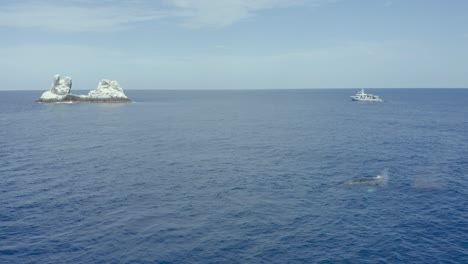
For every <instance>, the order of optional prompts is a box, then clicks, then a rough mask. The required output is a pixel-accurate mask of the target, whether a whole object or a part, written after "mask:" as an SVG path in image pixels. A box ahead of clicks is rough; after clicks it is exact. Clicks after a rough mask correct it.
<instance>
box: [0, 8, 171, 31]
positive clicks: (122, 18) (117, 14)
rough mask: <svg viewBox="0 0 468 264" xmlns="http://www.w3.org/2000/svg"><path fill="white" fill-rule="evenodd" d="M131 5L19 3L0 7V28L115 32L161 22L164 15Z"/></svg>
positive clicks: (160, 12)
mask: <svg viewBox="0 0 468 264" xmlns="http://www.w3.org/2000/svg"><path fill="white" fill-rule="evenodd" d="M130 3H131V2H129V1H125V2H120V3H119V4H117V5H110V4H107V2H105V1H104V2H101V3H100V5H93V4H92V3H91V2H90V1H86V0H81V1H71V2H57V1H43V2H35V1H23V2H15V3H13V4H10V5H3V6H1V7H0V26H4V27H13V28H39V29H46V30H56V31H73V32H80V31H118V30H122V29H126V28H128V27H130V26H131V25H132V24H134V23H138V22H145V21H152V20H157V19H161V18H163V17H165V16H167V14H165V13H164V12H162V11H157V10H148V9H145V8H143V7H142V6H131V5H129V4H130Z"/></svg>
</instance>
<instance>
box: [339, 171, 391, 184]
mask: <svg viewBox="0 0 468 264" xmlns="http://www.w3.org/2000/svg"><path fill="white" fill-rule="evenodd" d="M387 183H388V170H384V171H383V172H382V174H379V175H377V176H375V177H368V178H356V179H351V180H347V181H345V182H344V183H343V184H344V185H370V186H376V187H384V186H386V185H387Z"/></svg>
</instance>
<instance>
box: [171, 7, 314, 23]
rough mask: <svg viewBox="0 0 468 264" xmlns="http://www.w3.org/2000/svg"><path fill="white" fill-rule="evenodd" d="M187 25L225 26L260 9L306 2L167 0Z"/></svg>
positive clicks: (248, 16)
mask: <svg viewBox="0 0 468 264" xmlns="http://www.w3.org/2000/svg"><path fill="white" fill-rule="evenodd" d="M167 2H168V3H169V5H171V6H173V7H174V8H176V10H177V15H179V16H181V17H183V18H184V21H183V24H184V25H185V26H188V27H193V28H198V27H206V26H208V27H225V26H229V25H232V24H234V23H236V22H239V21H242V20H245V19H247V18H250V17H252V16H254V15H255V13H257V12H259V11H261V10H268V9H274V8H284V7H289V6H293V5H301V4H306V3H307V2H318V1H310V0H309V1H304V0H222V1H212V0H168V1H167Z"/></svg>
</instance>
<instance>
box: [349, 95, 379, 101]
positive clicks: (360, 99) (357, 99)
mask: <svg viewBox="0 0 468 264" xmlns="http://www.w3.org/2000/svg"><path fill="white" fill-rule="evenodd" d="M351 100H353V101H360V102H383V100H382V99H364V98H355V97H354V96H351Z"/></svg>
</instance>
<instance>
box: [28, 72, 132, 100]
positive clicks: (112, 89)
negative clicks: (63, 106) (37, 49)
mask: <svg viewBox="0 0 468 264" xmlns="http://www.w3.org/2000/svg"><path fill="white" fill-rule="evenodd" d="M53 80H54V81H53V83H52V87H51V88H50V90H49V91H47V92H45V93H43V94H42V95H41V97H40V98H39V100H37V102H39V103H55V102H95V103H127V102H130V100H129V99H128V97H127V96H126V95H125V93H124V91H123V89H122V88H121V87H120V86H119V83H118V82H117V81H111V80H106V79H103V80H101V81H100V82H99V84H98V87H97V88H96V89H94V90H92V91H90V92H89V93H88V94H87V95H76V94H72V93H70V91H71V86H72V79H71V78H70V77H65V79H63V80H60V75H58V74H57V75H55V76H54V79H53Z"/></svg>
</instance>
